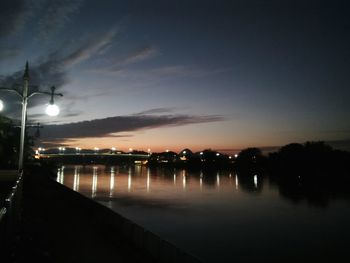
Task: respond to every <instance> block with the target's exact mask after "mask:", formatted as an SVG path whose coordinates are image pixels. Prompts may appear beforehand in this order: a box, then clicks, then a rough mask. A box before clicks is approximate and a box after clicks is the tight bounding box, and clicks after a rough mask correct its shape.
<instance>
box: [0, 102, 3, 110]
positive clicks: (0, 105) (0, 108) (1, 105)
mask: <svg viewBox="0 0 350 263" xmlns="http://www.w3.org/2000/svg"><path fill="white" fill-rule="evenodd" d="M3 108H4V103H3V102H2V100H0V111H2V109H3Z"/></svg>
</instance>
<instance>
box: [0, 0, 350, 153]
mask: <svg viewBox="0 0 350 263" xmlns="http://www.w3.org/2000/svg"><path fill="white" fill-rule="evenodd" d="M349 11H350V3H349V1H345V0H344V1H306V0H305V1H283V0H280V1H258V0H255V1H249V0H244V1H234V0H231V1H223V0H221V1H220V0H217V1H203V0H201V1H199V0H198V1H195V0H187V1H180V0H177V1H175V0H174V1H170V0H169V1H165V0H163V1H141V0H140V1H117V0H110V1H107V0H101V1H92V0H90V1H88V0H86V1H83V0H61V1H45V0H31V1H30V0H28V1H19V0H5V1H1V8H0V18H1V23H0V81H1V84H0V86H2V87H10V86H12V85H13V84H14V83H21V76H22V75H23V70H24V65H25V62H26V61H27V60H28V62H29V67H30V75H31V82H30V84H31V85H39V86H40V89H42V90H45V89H48V88H49V87H50V86H52V85H55V86H56V87H57V89H58V91H59V92H62V93H63V94H64V97H63V98H57V99H56V103H57V104H58V105H59V106H60V109H61V114H60V115H59V116H58V117H55V118H50V117H47V116H45V115H44V108H45V104H47V103H48V100H49V98H47V97H39V96H37V97H33V99H31V100H30V105H29V109H28V120H29V121H30V122H40V123H42V124H44V126H45V127H44V129H42V131H41V134H42V137H41V142H40V143H39V144H40V145H45V142H46V145H55V144H56V145H57V146H58V145H60V146H61V145H63V144H65V145H66V146H72V147H82V148H88V147H90V148H92V147H100V148H105V147H108V148H109V147H112V146H113V147H117V148H119V149H122V150H126V149H128V148H129V147H131V148H134V149H147V148H151V149H152V151H163V150H165V149H172V150H181V149H183V148H185V147H188V148H191V149H193V150H201V149H204V148H212V149H216V150H222V151H223V150H227V151H230V150H231V151H233V150H236V149H241V148H244V147H249V146H258V147H264V146H279V145H284V144H287V143H291V142H301V143H302V142H305V141H307V140H323V141H329V142H333V143H336V142H344V143H346V142H348V141H350V121H349V116H350V103H349V98H350V85H349V84H350V74H349V69H350V12H349ZM0 98H1V99H2V100H3V101H4V103H5V109H4V114H5V115H6V116H9V117H14V118H18V116H19V114H20V102H19V101H18V100H16V97H15V96H14V95H12V94H7V93H5V92H1V93H0ZM338 145H339V143H338Z"/></svg>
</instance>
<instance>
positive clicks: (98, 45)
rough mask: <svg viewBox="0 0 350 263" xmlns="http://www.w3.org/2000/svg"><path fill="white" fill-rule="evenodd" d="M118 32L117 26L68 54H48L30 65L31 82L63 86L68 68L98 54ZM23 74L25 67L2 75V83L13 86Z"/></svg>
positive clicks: (20, 79) (0, 81)
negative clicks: (10, 73)
mask: <svg viewBox="0 0 350 263" xmlns="http://www.w3.org/2000/svg"><path fill="white" fill-rule="evenodd" d="M116 34H117V30H116V28H115V27H114V28H112V30H110V31H108V32H106V33H105V34H102V35H101V36H100V37H98V38H96V39H95V40H93V41H91V42H88V43H87V44H85V45H83V46H80V47H79V48H77V49H74V50H72V51H70V52H67V53H66V54H62V53H63V52H61V51H54V52H51V53H50V54H49V55H47V56H46V57H45V58H42V59H40V60H39V62H37V63H35V64H31V65H30V78H31V83H35V84H38V85H40V86H44V87H45V86H46V87H48V86H51V85H55V86H56V87H58V88H59V87H61V86H62V85H64V84H66V83H67V81H68V70H69V69H70V68H71V67H72V66H74V65H77V64H79V63H82V62H83V61H85V60H87V59H89V58H90V57H92V56H94V55H96V54H97V53H98V52H99V51H100V50H101V49H103V48H105V47H106V46H107V45H109V44H110V43H111V42H112V40H113V38H114V37H115V35H116ZM22 76H23V69H21V70H19V71H17V72H15V73H13V74H12V75H8V76H0V85H3V86H12V85H14V84H15V83H21V82H22Z"/></svg>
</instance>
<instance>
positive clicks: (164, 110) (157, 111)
mask: <svg viewBox="0 0 350 263" xmlns="http://www.w3.org/2000/svg"><path fill="white" fill-rule="evenodd" d="M175 109H176V108H155V109H150V110H145V111H142V112H139V113H135V114H134V115H149V114H164V113H170V112H173V111H174V110H175Z"/></svg>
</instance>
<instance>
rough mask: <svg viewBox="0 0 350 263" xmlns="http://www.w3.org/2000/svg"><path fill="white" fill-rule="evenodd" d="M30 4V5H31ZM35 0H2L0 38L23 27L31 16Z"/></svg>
mask: <svg viewBox="0 0 350 263" xmlns="http://www.w3.org/2000/svg"><path fill="white" fill-rule="evenodd" d="M31 6H32V7H31ZM35 6H36V3H35V1H30V0H28V1H24V0H4V1H1V8H0V17H1V23H0V38H4V37H8V36H10V35H12V34H14V33H18V32H19V31H20V30H21V29H23V27H24V25H25V24H26V22H27V21H28V20H29V19H30V17H31V16H32V12H33V10H34V7H35Z"/></svg>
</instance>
